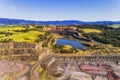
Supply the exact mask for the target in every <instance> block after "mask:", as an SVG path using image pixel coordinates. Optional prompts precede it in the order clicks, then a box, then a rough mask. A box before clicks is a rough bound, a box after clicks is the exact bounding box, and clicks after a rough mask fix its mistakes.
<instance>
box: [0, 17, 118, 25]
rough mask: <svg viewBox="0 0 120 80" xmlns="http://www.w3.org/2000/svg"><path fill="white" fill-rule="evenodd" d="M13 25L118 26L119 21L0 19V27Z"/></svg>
mask: <svg viewBox="0 0 120 80" xmlns="http://www.w3.org/2000/svg"><path fill="white" fill-rule="evenodd" d="M13 24H15V25H21V24H39V25H79V24H101V25H113V24H120V21H96V22H84V21H78V20H64V21H34V20H22V19H8V18H0V25H13Z"/></svg>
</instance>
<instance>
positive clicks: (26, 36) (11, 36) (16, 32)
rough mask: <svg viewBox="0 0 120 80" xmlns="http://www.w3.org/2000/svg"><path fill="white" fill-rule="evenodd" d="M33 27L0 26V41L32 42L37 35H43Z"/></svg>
mask: <svg viewBox="0 0 120 80" xmlns="http://www.w3.org/2000/svg"><path fill="white" fill-rule="evenodd" d="M44 34H45V32H40V31H39V30H37V29H35V28H34V27H27V28H25V27H21V26H17V27H0V41H1V42H7V41H13V42H34V41H35V40H36V39H37V38H38V36H39V35H44Z"/></svg>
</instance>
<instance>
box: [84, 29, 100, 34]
mask: <svg viewBox="0 0 120 80" xmlns="http://www.w3.org/2000/svg"><path fill="white" fill-rule="evenodd" d="M82 31H83V32H85V33H101V32H102V31H101V30H97V29H82Z"/></svg>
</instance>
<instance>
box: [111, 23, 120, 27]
mask: <svg viewBox="0 0 120 80" xmlns="http://www.w3.org/2000/svg"><path fill="white" fill-rule="evenodd" d="M111 27H113V28H120V24H114V25H112V26H111Z"/></svg>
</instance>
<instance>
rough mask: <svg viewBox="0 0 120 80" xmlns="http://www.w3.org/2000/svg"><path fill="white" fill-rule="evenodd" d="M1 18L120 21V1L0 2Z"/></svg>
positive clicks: (19, 0)
mask: <svg viewBox="0 0 120 80" xmlns="http://www.w3.org/2000/svg"><path fill="white" fill-rule="evenodd" d="M0 18H14V19H25V20H37V21H54V20H81V21H120V0H0Z"/></svg>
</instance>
